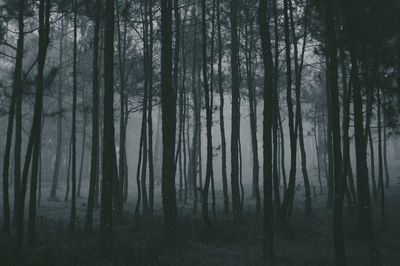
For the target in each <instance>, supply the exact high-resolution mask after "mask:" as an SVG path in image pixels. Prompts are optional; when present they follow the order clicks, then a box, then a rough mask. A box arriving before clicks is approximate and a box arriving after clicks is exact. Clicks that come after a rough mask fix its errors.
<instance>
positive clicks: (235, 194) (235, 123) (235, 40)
mask: <svg viewBox="0 0 400 266" xmlns="http://www.w3.org/2000/svg"><path fill="white" fill-rule="evenodd" d="M238 6H239V1H238V0H232V2H231V12H230V22H231V68H232V69H231V70H232V120H231V121H232V128H231V189H232V209H233V217H234V220H235V221H237V222H238V221H239V220H240V219H241V216H242V210H241V205H240V191H239V158H238V152H239V119H240V116H239V114H240V101H239V96H240V95H239V93H240V92H239V66H238V62H239V60H238V57H239V37H238V29H237V28H238V25H237V24H238V22H237V20H238V16H239V12H238Z"/></svg>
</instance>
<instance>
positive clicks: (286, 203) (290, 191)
mask: <svg viewBox="0 0 400 266" xmlns="http://www.w3.org/2000/svg"><path fill="white" fill-rule="evenodd" d="M288 1H289V0H284V28H285V54H286V83H287V85H286V86H287V88H286V102H287V105H288V120H289V133H290V174H289V184H288V188H287V191H286V193H285V197H284V199H283V202H282V208H281V224H282V225H284V226H285V225H286V224H287V222H288V221H287V220H288V218H289V216H290V215H289V214H290V209H291V208H290V206H291V205H292V203H293V199H294V193H295V185H296V184H295V183H296V153H297V144H296V143H297V141H296V129H295V126H294V112H293V100H292V67H291V55H290V34H289V15H288Z"/></svg>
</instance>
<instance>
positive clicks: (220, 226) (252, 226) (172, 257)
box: [0, 177, 400, 266]
mask: <svg viewBox="0 0 400 266" xmlns="http://www.w3.org/2000/svg"><path fill="white" fill-rule="evenodd" d="M296 193H297V196H296V202H295V205H294V209H293V217H292V220H291V223H290V228H289V229H285V230H284V231H283V230H279V229H277V230H276V231H275V253H276V259H275V261H274V263H273V264H271V265H334V250H333V236H332V210H328V209H327V208H326V195H325V194H322V195H321V194H318V192H317V194H316V195H314V196H313V216H312V217H311V218H306V217H305V215H304V206H303V202H304V195H303V189H302V188H299V187H298V188H297V191H296ZM247 195H249V194H247ZM217 196H218V197H217V200H218V202H221V199H220V197H219V196H220V195H217ZM385 198H386V226H385V228H384V229H383V228H382V226H381V225H380V219H379V217H380V216H379V215H380V201H379V200H373V213H374V229H375V235H376V238H377V247H378V250H379V252H380V256H381V259H382V262H383V265H393V266H395V265H400V229H399V228H400V208H399V204H400V177H397V178H396V179H394V178H393V179H392V185H391V186H390V187H389V188H386V190H385ZM85 202H86V198H80V199H78V205H77V206H78V224H77V229H76V231H75V232H74V233H70V232H69V230H68V217H69V203H66V202H64V201H56V202H54V201H53V202H50V201H48V200H46V199H45V200H42V205H41V207H40V208H39V210H38V213H39V214H38V228H37V232H38V239H37V242H36V244H35V246H28V245H26V244H25V245H24V246H23V247H22V249H21V250H20V251H19V253H18V254H17V253H16V249H15V240H14V237H15V236H14V235H13V236H12V237H11V238H8V237H6V236H5V235H1V234H0V266H8V265H24V266H25V265H191V266H192V265H269V263H267V261H266V260H265V258H264V257H263V255H262V249H261V247H262V235H263V230H262V226H261V224H262V216H257V215H254V207H253V206H254V200H253V199H251V198H249V197H246V199H245V202H246V204H248V206H245V210H246V211H245V213H244V216H243V221H242V223H240V224H234V223H233V221H231V220H230V219H223V218H222V217H223V214H222V213H217V220H216V222H215V223H214V232H213V233H211V234H210V233H207V231H206V230H205V228H204V226H203V223H202V220H201V217H200V216H198V217H193V216H192V215H191V213H192V206H191V204H186V205H184V204H179V205H178V206H179V214H180V216H179V225H178V232H177V243H176V244H175V245H171V244H170V243H163V241H162V239H161V236H162V219H161V217H160V215H156V216H155V217H154V218H143V217H142V218H140V220H139V221H138V222H135V219H134V216H133V211H132V210H133V209H134V206H133V203H131V204H128V205H127V206H126V207H125V209H126V210H128V211H127V214H126V215H125V217H124V218H123V219H122V221H119V222H118V223H117V224H116V225H115V226H114V232H113V242H112V244H111V243H106V245H102V244H100V243H101V241H100V237H99V232H98V230H97V231H96V230H95V231H94V232H95V233H93V234H92V235H88V234H85V233H84V232H83V218H84V212H85ZM199 208H201V205H199ZM218 208H219V209H220V206H218ZM252 208H253V210H252ZM158 210H160V206H158ZM96 213H97V215H98V211H96ZM199 213H200V210H199ZM349 213H350V212H349V211H348V210H345V213H344V216H345V219H344V222H345V228H346V232H345V234H346V236H345V244H346V254H347V257H348V262H349V265H369V250H368V246H367V242H366V241H365V240H361V239H357V237H355V236H354V234H353V233H352V232H353V231H354V230H353V229H354V228H356V227H357V226H355V225H354V224H355V222H354V219H352V218H351V217H350V216H349ZM158 214H159V213H158ZM96 219H98V217H97V218H96Z"/></svg>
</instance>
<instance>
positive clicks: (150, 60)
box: [125, 0, 154, 214]
mask: <svg viewBox="0 0 400 266" xmlns="http://www.w3.org/2000/svg"><path fill="white" fill-rule="evenodd" d="M148 13H149V22H148V24H149V25H150V29H149V30H150V31H149V50H148V62H147V65H148V69H149V70H148V71H149V88H148V89H149V92H148V93H149V95H148V98H149V103H148V114H147V126H148V130H149V131H148V135H149V146H148V156H149V212H150V214H153V212H154V158H153V157H154V156H153V42H154V41H153V1H152V0H150V4H149V10H148ZM125 174H126V175H127V173H125Z"/></svg>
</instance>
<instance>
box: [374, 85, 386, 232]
mask: <svg viewBox="0 0 400 266" xmlns="http://www.w3.org/2000/svg"><path fill="white" fill-rule="evenodd" d="M376 94H377V96H376V98H377V101H376V104H377V107H378V113H377V120H378V162H379V163H378V165H379V169H378V172H379V179H378V182H379V188H380V196H381V225H382V227H385V188H384V185H383V158H382V115H381V91H380V88H377V91H376Z"/></svg>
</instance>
